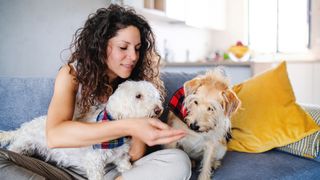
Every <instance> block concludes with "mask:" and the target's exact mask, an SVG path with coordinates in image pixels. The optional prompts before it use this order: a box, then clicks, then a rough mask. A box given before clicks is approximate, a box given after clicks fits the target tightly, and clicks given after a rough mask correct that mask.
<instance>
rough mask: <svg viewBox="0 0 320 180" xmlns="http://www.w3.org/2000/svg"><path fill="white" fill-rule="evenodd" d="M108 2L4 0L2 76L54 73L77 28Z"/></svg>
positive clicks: (0, 49)
mask: <svg viewBox="0 0 320 180" xmlns="http://www.w3.org/2000/svg"><path fill="white" fill-rule="evenodd" d="M105 5H106V1H104V0H94V1H88V0H54V1H51V0H1V1H0V76H24V77H43V76H45V77H54V76H55V75H56V73H57V71H58V69H59V67H60V66H61V65H62V64H63V63H64V61H63V60H62V59H61V57H60V53H61V51H62V50H63V49H66V48H68V47H69V44H70V42H71V40H72V36H73V34H74V32H75V31H76V30H77V29H78V28H80V27H81V26H83V23H84V21H85V20H86V19H87V16H88V15H89V13H92V12H95V10H96V9H97V8H99V7H103V6H105ZM68 53H69V52H65V53H63V56H64V59H66V55H67V54H68Z"/></svg>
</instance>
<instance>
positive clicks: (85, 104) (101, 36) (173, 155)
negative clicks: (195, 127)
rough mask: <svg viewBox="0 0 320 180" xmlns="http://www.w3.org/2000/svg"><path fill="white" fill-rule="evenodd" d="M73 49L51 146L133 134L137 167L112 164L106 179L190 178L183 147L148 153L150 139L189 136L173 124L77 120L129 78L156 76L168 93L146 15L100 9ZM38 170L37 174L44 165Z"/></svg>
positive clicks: (54, 105) (54, 103) (56, 104)
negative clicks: (118, 167)
mask: <svg viewBox="0 0 320 180" xmlns="http://www.w3.org/2000/svg"><path fill="white" fill-rule="evenodd" d="M70 49H71V50H73V53H72V55H71V57H70V59H69V61H68V63H67V65H65V66H63V67H62V68H61V69H60V70H59V73H58V75H57V77H56V80H55V87H54V94H53V97H52V99H51V103H50V105H49V109H48V118H47V127H46V135H47V144H48V146H49V147H50V148H60V147H81V146H91V145H93V144H99V143H101V142H106V141H110V140H113V139H117V138H119V137H123V136H131V137H132V145H131V148H130V152H129V153H130V156H131V160H132V161H133V162H134V166H133V169H131V170H130V171H128V172H126V173H123V174H119V173H117V172H116V170H115V169H114V167H113V166H107V167H106V175H105V177H106V179H114V178H117V179H157V178H159V179H188V178H189V177H190V174H191V170H190V169H191V168H190V167H191V165H190V161H189V159H188V157H187V156H186V154H185V153H184V152H182V151H180V150H176V149H167V150H160V151H156V152H154V153H151V154H149V155H146V156H145V157H142V156H143V155H144V153H145V149H146V146H145V144H147V145H149V146H153V145H157V144H166V143H170V142H173V141H176V140H178V139H180V138H182V137H184V136H185V132H183V131H181V130H174V129H170V128H169V127H168V126H167V125H166V124H164V123H162V122H161V121H160V120H158V119H154V118H141V119H135V120H134V121H131V120H130V119H124V120H121V121H109V122H107V123H83V122H78V121H72V118H73V117H75V116H81V115H84V114H85V113H86V112H88V110H89V108H90V106H93V105H97V104H100V103H104V102H106V101H107V100H108V97H109V96H110V95H111V94H112V92H113V91H114V90H115V89H116V88H117V86H118V84H119V83H121V82H123V81H125V80H126V79H132V80H147V81H150V82H152V83H153V84H154V85H155V86H156V87H157V88H158V89H159V90H160V92H161V93H162V95H164V87H163V83H162V81H161V80H160V78H159V60H160V57H159V55H158V53H157V52H156V50H155V42H154V35H153V32H152V30H151V28H150V26H149V24H148V23H147V22H146V21H145V20H144V18H143V17H141V16H138V15H137V14H136V13H135V12H134V10H132V9H125V8H123V7H120V6H118V5H111V6H109V8H107V9H105V8H101V9H98V10H97V12H96V13H94V14H92V15H90V16H89V18H88V20H87V21H86V23H85V25H84V27H83V28H80V29H79V30H78V31H77V32H76V34H75V38H74V42H73V43H72V45H71V47H70ZM9 154H10V152H9ZM141 157H142V158H141ZM21 158H22V159H23V158H24V157H21ZM140 158H141V159H140ZM13 159H14V158H13ZM12 161H13V160H12ZM16 163H17V164H19V165H20V166H23V165H21V163H19V162H16ZM22 164H23V163H22ZM45 169H49V170H48V171H49V172H48V174H47V175H45V176H48V178H50V177H51V178H52V177H53V176H55V177H56V178H59V179H60V178H63V177H62V176H60V177H59V175H57V174H56V173H55V174H54V175H52V174H51V171H50V168H47V167H45ZM32 170H33V171H35V172H36V173H37V172H39V171H40V170H41V169H32ZM78 173H80V174H82V175H84V174H85V173H84V172H79V171H78ZM42 175H43V174H42ZM76 178H79V177H76Z"/></svg>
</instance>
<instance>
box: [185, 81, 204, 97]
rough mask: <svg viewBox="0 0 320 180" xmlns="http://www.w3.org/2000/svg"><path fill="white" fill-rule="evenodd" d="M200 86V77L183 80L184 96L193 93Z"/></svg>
mask: <svg viewBox="0 0 320 180" xmlns="http://www.w3.org/2000/svg"><path fill="white" fill-rule="evenodd" d="M200 86H201V79H200V78H194V79H191V80H190V81H187V82H185V83H184V84H183V88H184V94H185V96H188V95H190V94H193V93H195V92H196V91H197V89H198V88H199V87H200Z"/></svg>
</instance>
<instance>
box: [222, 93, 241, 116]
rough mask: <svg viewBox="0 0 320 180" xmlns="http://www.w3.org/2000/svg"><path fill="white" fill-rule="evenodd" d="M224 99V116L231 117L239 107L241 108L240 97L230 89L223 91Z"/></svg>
mask: <svg viewBox="0 0 320 180" xmlns="http://www.w3.org/2000/svg"><path fill="white" fill-rule="evenodd" d="M221 95H222V97H223V102H222V107H223V109H224V114H225V115H226V116H227V117H231V115H232V114H234V113H235V112H236V111H237V110H238V109H239V107H240V106H241V101H240V99H239V98H238V96H237V95H236V94H235V93H234V92H233V91H232V90H230V89H228V90H225V91H222V93H221Z"/></svg>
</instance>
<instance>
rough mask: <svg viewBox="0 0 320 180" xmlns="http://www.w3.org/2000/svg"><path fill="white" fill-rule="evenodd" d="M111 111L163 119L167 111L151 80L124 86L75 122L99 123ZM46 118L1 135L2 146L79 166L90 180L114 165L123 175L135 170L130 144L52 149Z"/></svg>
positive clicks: (122, 115) (114, 115) (120, 115)
mask: <svg viewBox="0 0 320 180" xmlns="http://www.w3.org/2000/svg"><path fill="white" fill-rule="evenodd" d="M104 110H106V112H108V115H109V116H111V117H112V118H113V119H115V120H118V119H123V118H141V117H159V116H160V115H161V113H162V111H163V108H162V102H161V98H160V94H159V91H158V90H157V89H156V88H155V87H154V86H153V85H152V84H151V83H150V82H147V81H126V82H124V83H122V84H120V85H119V86H118V88H117V90H116V91H115V92H114V93H113V95H112V96H110V98H109V100H108V102H107V103H106V104H104V105H101V106H99V107H91V108H90V112H89V113H87V115H86V116H85V117H82V118H81V119H77V118H76V117H74V119H73V120H75V121H88V122H96V119H97V116H98V115H99V114H101V112H104ZM45 123H46V116H42V117H39V118H35V119H33V120H32V121H30V122H26V123H24V124H22V125H21V127H20V128H19V129H17V130H14V131H8V132H1V133H0V144H1V145H6V144H9V143H10V144H9V145H8V147H7V148H8V150H11V151H14V152H17V153H20V154H24V155H29V156H30V155H33V154H34V153H35V152H36V153H38V155H40V156H42V157H45V161H53V162H56V163H57V165H58V166H60V167H71V166H73V167H76V168H79V169H81V170H83V171H84V172H86V173H87V176H88V179H90V180H99V179H103V176H104V174H105V172H104V167H105V165H106V164H108V163H114V164H115V165H116V166H117V170H118V171H119V172H124V171H126V170H129V169H130V168H131V163H130V157H129V146H130V141H129V140H128V139H127V140H125V142H124V144H123V145H121V146H119V147H116V148H113V149H101V148H98V149H95V148H93V147H92V146H88V147H81V148H56V149H49V148H48V147H47V145H46V140H45Z"/></svg>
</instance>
